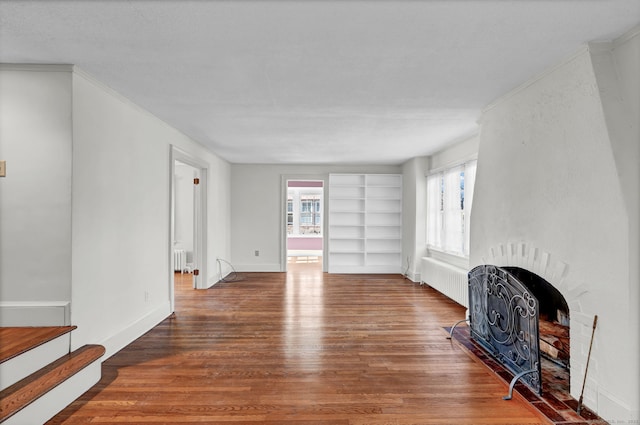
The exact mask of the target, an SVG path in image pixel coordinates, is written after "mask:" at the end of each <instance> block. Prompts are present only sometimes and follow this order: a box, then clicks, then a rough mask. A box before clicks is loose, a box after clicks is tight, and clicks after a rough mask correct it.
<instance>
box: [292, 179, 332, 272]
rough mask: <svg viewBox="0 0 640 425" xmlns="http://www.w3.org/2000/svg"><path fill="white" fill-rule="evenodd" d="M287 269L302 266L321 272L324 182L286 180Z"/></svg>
mask: <svg viewBox="0 0 640 425" xmlns="http://www.w3.org/2000/svg"><path fill="white" fill-rule="evenodd" d="M285 211H286V215H287V217H286V223H287V225H286V254H287V268H289V266H290V265H293V264H305V265H306V266H308V267H317V268H318V269H320V270H322V252H323V244H324V182H323V181H322V180H287V206H286V209H285Z"/></svg>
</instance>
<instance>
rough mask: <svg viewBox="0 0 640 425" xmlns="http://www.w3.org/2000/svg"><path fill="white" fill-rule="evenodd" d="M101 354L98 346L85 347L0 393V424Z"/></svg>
mask: <svg viewBox="0 0 640 425" xmlns="http://www.w3.org/2000/svg"><path fill="white" fill-rule="evenodd" d="M104 353H105V348H104V347H103V346H102V345H85V346H83V347H81V348H79V349H77V350H76V351H74V352H73V353H69V354H67V355H65V356H63V357H61V358H59V359H58V360H56V361H54V362H53V363H50V364H49V365H47V366H45V367H44V368H42V369H40V370H39V371H37V372H35V373H33V374H31V375H29V376H27V377H26V378H24V379H23V380H21V381H18V382H16V383H15V384H13V385H11V386H10V387H8V388H6V389H4V390H2V392H0V422H2V421H4V420H6V419H7V418H9V417H10V416H12V415H13V414H15V413H16V412H18V411H20V410H21V409H22V408H24V407H25V406H28V405H29V404H30V403H32V402H33V401H35V400H37V399H38V397H40V396H41V395H43V394H45V393H47V392H49V391H51V390H52V389H53V388H55V387H56V386H58V385H59V384H61V383H62V382H64V381H65V380H66V379H68V378H70V377H71V376H73V375H74V374H76V373H77V372H79V371H80V370H82V369H83V368H85V367H86V366H88V365H89V364H91V363H93V362H94V361H96V360H97V359H99V358H100V357H102V356H103V355H104Z"/></svg>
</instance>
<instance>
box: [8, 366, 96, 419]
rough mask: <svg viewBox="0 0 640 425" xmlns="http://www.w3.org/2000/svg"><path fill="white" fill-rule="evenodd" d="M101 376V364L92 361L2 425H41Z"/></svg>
mask: <svg viewBox="0 0 640 425" xmlns="http://www.w3.org/2000/svg"><path fill="white" fill-rule="evenodd" d="M101 374H102V362H101V360H100V359H98V360H96V361H94V362H93V363H91V364H90V365H88V366H87V367H85V368H84V369H82V370H81V371H79V372H78V373H76V374H75V375H73V376H72V377H70V378H69V379H67V380H66V381H64V382H63V383H61V384H60V385H58V386H57V387H55V388H54V389H53V390H51V391H49V392H48V393H46V394H44V395H43V396H42V397H40V398H39V399H37V400H36V401H34V402H33V403H31V404H30V405H28V406H26V407H25V408H24V409H22V410H20V411H19V412H18V413H16V414H15V415H13V416H11V417H10V418H9V419H7V420H6V421H5V422H3V425H34V424H43V423H45V422H46V421H48V420H49V419H51V418H52V417H53V416H55V415H56V414H57V413H59V412H60V411H61V410H62V409H64V408H65V407H66V406H68V405H69V404H71V403H72V402H73V401H75V400H76V399H77V398H78V397H80V396H81V395H82V394H84V393H85V392H86V391H87V390H88V389H89V388H91V387H92V386H94V385H95V384H96V383H97V382H98V381H99V380H100V376H101Z"/></svg>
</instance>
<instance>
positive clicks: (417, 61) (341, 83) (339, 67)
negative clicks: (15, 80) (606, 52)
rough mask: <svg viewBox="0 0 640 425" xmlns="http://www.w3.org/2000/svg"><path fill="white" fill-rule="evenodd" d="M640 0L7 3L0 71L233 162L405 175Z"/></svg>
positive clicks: (1, 23) (613, 31)
mask: <svg viewBox="0 0 640 425" xmlns="http://www.w3.org/2000/svg"><path fill="white" fill-rule="evenodd" d="M638 22H640V0H495V1H484V0H468V1H463V0H444V1H436V0H430V1H428V0H425V1H418V0H414V1H397V0H393V1H392V0H388V1H384V0H368V1H367V0H362V1H356V0H344V1H320V0H317V1H305V0H300V1H294V0H289V1H285V0H281V1H257V0H256V1H246V0H243V1H221V0H220V1H203V0H201V1H187V0H182V1H178V0H175V1H152V0H138V1H89V0H86V1H80V0H75V1H73V0H68V1H24V0H20V1H4V0H1V1H0V62H5V63H66V64H75V65H77V66H79V67H80V68H82V69H83V70H84V71H86V72H88V73H89V74H92V75H93V76H95V77H96V78H97V79H98V80H99V81H101V82H103V83H105V84H107V85H109V86H110V87H112V88H114V89H115V90H117V91H118V92H120V93H121V94H123V95H124V96H126V97H127V98H129V99H131V100H132V101H133V102H135V103H137V104H139V105H141V106H142V107H144V108H145V109H147V110H149V111H150V112H152V113H153V114H155V115H156V116H158V117H160V118H161V119H163V120H164V121H166V122H167V123H169V124H171V125H172V126H174V127H176V128H178V129H180V130H181V131H182V132H184V133H185V134H187V135H189V136H191V137H192V138H193V139H195V140H197V141H199V142H200V143H202V144H204V145H206V146H208V147H210V148H211V150H213V151H214V152H216V153H217V154H218V155H220V156H221V157H223V158H225V159H227V160H228V161H230V162H233V163H296V164H306V163H315V164H318V163H371V164H379V163H385V164H399V163H402V162H404V161H405V160H407V159H409V158H412V157H415V156H422V155H428V154H430V153H433V152H435V151H436V150H438V149H440V148H442V147H443V146H445V145H447V144H450V143H451V142H453V141H456V140H459V139H460V138H463V137H466V136H468V135H470V134H473V133H474V132H476V131H477V123H476V120H477V119H478V118H479V115H480V111H481V109H482V108H483V107H484V106H486V105H487V104H488V103H490V102H491V101H492V100H494V99H495V98H497V97H499V96H501V95H502V94H504V93H506V92H508V91H509V90H510V89H512V88H514V87H516V86H518V85H519V84H521V83H523V82H524V81H526V80H527V79H529V78H531V77H532V76H534V75H536V74H538V73H540V72H541V71H542V70H544V69H545V68H547V67H549V66H552V65H554V64H556V63H557V62H558V61H560V60H562V59H564V58H566V57H568V56H569V55H571V54H573V53H575V52H576V51H577V50H578V49H579V48H580V46H581V45H583V44H584V43H586V42H588V41H595V40H598V41H602V40H610V39H613V38H615V37H616V36H618V35H620V34H622V33H623V32H625V31H626V30H628V29H630V28H631V27H632V26H634V25H635V24H637V23H638Z"/></svg>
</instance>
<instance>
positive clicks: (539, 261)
mask: <svg viewBox="0 0 640 425" xmlns="http://www.w3.org/2000/svg"><path fill="white" fill-rule="evenodd" d="M638 52H640V30H639V29H638V28H635V29H634V30H633V31H631V32H630V33H628V34H627V35H626V36H624V37H622V38H620V39H619V40H616V41H615V42H613V43H607V44H590V45H589V46H586V47H585V48H584V49H583V50H582V51H580V52H578V53H577V54H576V55H574V56H573V57H571V58H570V59H568V60H566V61H565V62H563V63H562V64H560V65H559V66H557V67H554V68H553V69H551V70H549V71H548V72H546V73H544V74H543V75H541V76H539V77H538V78H535V79H533V80H532V81H529V82H528V83H526V84H525V85H523V86H521V87H520V88H518V89H516V90H514V91H513V92H511V93H509V94H508V95H507V96H504V97H503V98H501V99H500V100H498V101H496V102H494V103H493V104H492V105H491V106H489V107H487V108H486V109H485V111H484V112H483V116H482V120H481V133H480V148H479V153H478V169H477V175H476V186H475V196H474V204H473V212H472V216H471V220H472V223H471V232H472V233H471V247H470V248H471V252H470V264H469V268H473V267H475V266H477V265H480V264H494V265H496V266H517V267H521V268H524V269H528V270H530V271H532V272H533V273H536V274H538V275H539V276H541V277H543V278H544V279H546V280H547V281H548V282H549V283H551V284H552V285H554V286H555V287H556V288H557V289H558V290H559V291H560V292H561V293H562V295H563V296H564V297H565V299H566V300H567V303H568V304H569V309H570V322H571V325H570V337H571V394H572V396H573V397H574V398H576V399H578V398H579V396H580V391H581V388H582V382H583V379H584V371H585V365H586V359H587V352H588V350H589V342H590V338H591V331H592V327H593V317H594V315H596V314H597V315H598V327H597V329H596V332H595V339H594V344H593V349H592V353H591V360H590V363H589V369H588V376H587V381H586V382H587V383H586V389H585V394H584V404H585V405H586V406H587V407H589V408H590V409H592V410H594V411H596V412H597V413H598V414H599V415H600V416H601V417H603V418H604V419H605V420H608V421H610V422H613V423H636V422H632V421H635V420H638V419H639V417H640V413H639V410H640V409H639V403H640V401H639V400H640V384H639V377H640V360H639V359H640V354H639V353H640V351H639V350H640V326H639V324H638V310H639V309H640V307H639V306H638V301H639V296H640V294H639V291H638V287H639V285H640V284H639V279H640V278H639V273H638V268H639V266H638V262H639V261H640V260H639V257H640V252H639V248H638V245H639V241H640V231H639V230H638V217H639V216H640V214H639V208H638V204H639V199H638V198H639V196H640V195H639V193H640V177H639V175H638V174H639V172H638V164H639V163H640V152H639V151H640V143H639V141H640V137H639V136H638V134H639V133H638V131H639V130H638V118H637V117H639V116H640V107H639V106H638V103H639V102H640V101H639V100H638V97H640V96H638V93H640V87H639V85H640V83H639V82H638V75H640V67H639V65H638V62H639V59H638V56H639V54H638ZM630 93H631V94H632V95H628V94H630Z"/></svg>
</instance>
